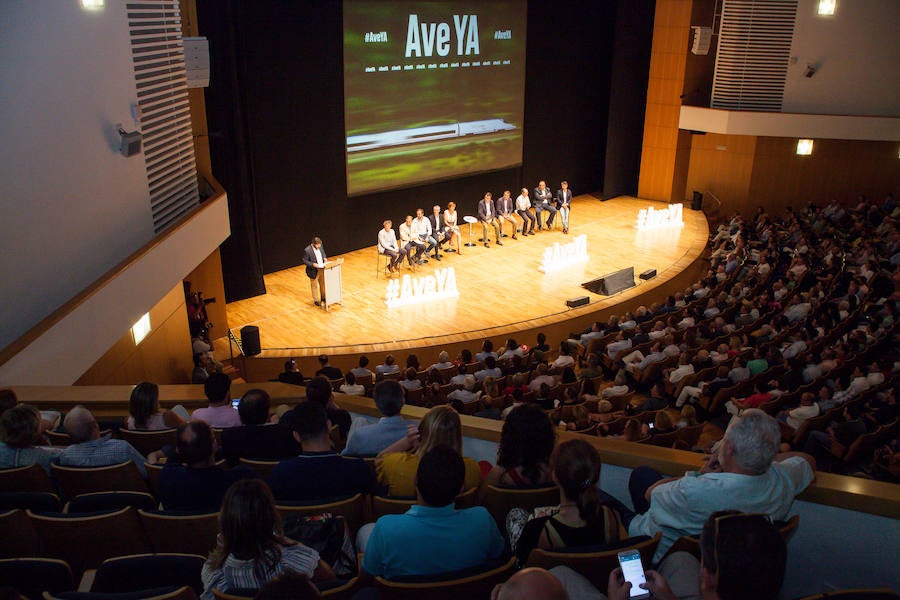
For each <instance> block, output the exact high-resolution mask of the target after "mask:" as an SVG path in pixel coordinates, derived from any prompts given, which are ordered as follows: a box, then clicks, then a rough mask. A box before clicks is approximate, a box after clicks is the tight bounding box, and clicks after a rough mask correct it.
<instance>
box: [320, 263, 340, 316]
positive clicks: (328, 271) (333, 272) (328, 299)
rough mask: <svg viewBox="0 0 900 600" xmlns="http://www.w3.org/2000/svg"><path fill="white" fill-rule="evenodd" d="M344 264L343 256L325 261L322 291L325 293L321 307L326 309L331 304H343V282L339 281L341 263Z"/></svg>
mask: <svg viewBox="0 0 900 600" xmlns="http://www.w3.org/2000/svg"><path fill="white" fill-rule="evenodd" d="M342 264H344V259H343V258H338V259H336V260H329V261H328V262H326V263H325V268H324V269H323V271H325V289H324V290H322V293H323V294H324V295H325V301H324V302H322V307H323V308H324V309H325V310H328V307H329V306H331V305H332V304H343V303H344V298H343V282H342V281H341V265H342Z"/></svg>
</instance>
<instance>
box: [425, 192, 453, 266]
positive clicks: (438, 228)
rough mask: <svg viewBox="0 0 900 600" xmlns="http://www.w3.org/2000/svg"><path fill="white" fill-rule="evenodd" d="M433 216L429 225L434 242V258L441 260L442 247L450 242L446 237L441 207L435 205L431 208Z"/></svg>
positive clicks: (429, 219) (430, 217)
mask: <svg viewBox="0 0 900 600" xmlns="http://www.w3.org/2000/svg"><path fill="white" fill-rule="evenodd" d="M431 211H432V212H431V215H430V216H429V217H428V224H429V225H430V226H431V238H432V239H433V240H434V242H435V245H434V258H435V259H436V260H441V246H443V245H444V242H446V241H447V240H448V237H447V235H446V231H445V230H446V229H447V228H446V226H445V225H444V215H443V213H442V212H441V207H440V206H439V205H437V204H435V205H434V206H433V207H432V208H431Z"/></svg>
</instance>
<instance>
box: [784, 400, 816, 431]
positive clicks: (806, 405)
mask: <svg viewBox="0 0 900 600" xmlns="http://www.w3.org/2000/svg"><path fill="white" fill-rule="evenodd" d="M817 416H819V405H818V404H816V395H815V394H813V393H812V392H804V393H803V395H802V396H800V406H798V407H797V408H794V409H792V410H789V411H787V412H786V413H784V421H785V423H787V424H788V425H790V426H791V427H792V428H793V429H800V426H801V425H803V423H804V422H805V421H806V420H807V419H811V418H813V417H817Z"/></svg>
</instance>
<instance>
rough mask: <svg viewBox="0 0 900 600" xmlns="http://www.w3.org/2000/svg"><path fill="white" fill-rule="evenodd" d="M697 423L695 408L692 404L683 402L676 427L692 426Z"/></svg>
mask: <svg viewBox="0 0 900 600" xmlns="http://www.w3.org/2000/svg"><path fill="white" fill-rule="evenodd" d="M696 424H697V409H696V408H694V406H693V405H692V404H685V405H684V408H682V409H681V420H679V421H678V423H677V424H676V427H678V429H684V428H685V427H693V426H694V425H696Z"/></svg>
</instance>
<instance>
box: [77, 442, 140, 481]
mask: <svg viewBox="0 0 900 600" xmlns="http://www.w3.org/2000/svg"><path fill="white" fill-rule="evenodd" d="M128 461H132V462H134V464H135V465H137V468H138V471H140V472H141V475H143V476H144V477H146V476H147V470H146V469H145V468H144V462H145V461H146V459H145V458H144V456H143V455H142V454H141V453H140V452H138V451H137V450H135V449H134V446H132V445H131V444H129V443H128V442H126V441H125V440H115V439H113V438H112V437H111V436H110V435H105V436H103V437H100V438H97V439H96V440H90V441H88V442H81V443H80V444H72V445H71V446H68V447H66V448H64V449H63V451H62V452H61V453H60V455H59V464H61V465H64V466H69V467H105V466H108V465H117V464H119V463H124V462H128Z"/></svg>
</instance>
